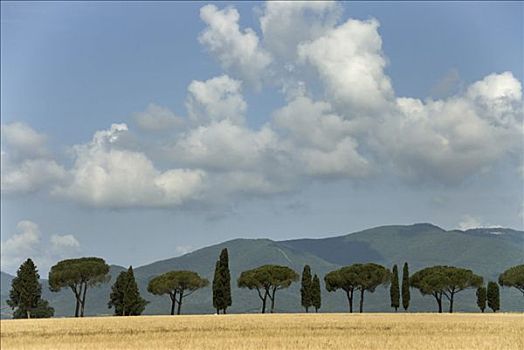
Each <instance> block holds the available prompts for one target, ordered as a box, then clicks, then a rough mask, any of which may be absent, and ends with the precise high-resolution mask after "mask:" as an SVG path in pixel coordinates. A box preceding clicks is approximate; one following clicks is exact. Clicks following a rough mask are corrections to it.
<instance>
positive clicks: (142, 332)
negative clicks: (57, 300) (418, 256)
mask: <svg viewBox="0 0 524 350" xmlns="http://www.w3.org/2000/svg"><path fill="white" fill-rule="evenodd" d="M1 348H2V350H7V349H257V350H260V349H377V350H378V349H380V350H383V349H402V350H406V349H428V350H431V349H490V350H496V349H524V314H453V315H449V314H440V315H439V314H363V315H359V314H273V315H267V314H266V315H250V314H245V315H220V316H217V315H202V316H143V317H94V318H84V319H73V318H68V319H44V320H4V321H1Z"/></svg>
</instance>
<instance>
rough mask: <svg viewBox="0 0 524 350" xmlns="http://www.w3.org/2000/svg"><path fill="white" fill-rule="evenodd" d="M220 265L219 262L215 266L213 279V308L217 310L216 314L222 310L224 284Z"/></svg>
mask: <svg viewBox="0 0 524 350" xmlns="http://www.w3.org/2000/svg"><path fill="white" fill-rule="evenodd" d="M221 268H222V265H220V260H218V261H217V262H216V264H215V276H214V278H213V307H214V308H215V309H216V310H217V314H219V313H220V310H222V309H223V308H224V304H225V302H224V283H223V278H222V271H221Z"/></svg>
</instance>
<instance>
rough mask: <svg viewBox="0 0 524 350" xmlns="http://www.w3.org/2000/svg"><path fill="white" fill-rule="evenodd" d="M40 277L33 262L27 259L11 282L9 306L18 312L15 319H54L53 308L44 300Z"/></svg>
mask: <svg viewBox="0 0 524 350" xmlns="http://www.w3.org/2000/svg"><path fill="white" fill-rule="evenodd" d="M39 278H40V275H39V274H38V270H37V268H36V265H35V264H34V263H33V260H31V259H27V260H26V261H25V262H24V263H22V265H20V267H19V268H18V271H17V273H16V277H15V278H13V280H12V281H11V290H10V292H9V299H8V300H7V304H8V305H9V306H11V308H12V309H15V308H16V310H15V311H14V313H13V318H44V317H52V316H53V314H54V310H53V308H51V307H49V303H48V302H47V301H46V300H43V299H42V298H41V297H42V286H41V285H40V282H39Z"/></svg>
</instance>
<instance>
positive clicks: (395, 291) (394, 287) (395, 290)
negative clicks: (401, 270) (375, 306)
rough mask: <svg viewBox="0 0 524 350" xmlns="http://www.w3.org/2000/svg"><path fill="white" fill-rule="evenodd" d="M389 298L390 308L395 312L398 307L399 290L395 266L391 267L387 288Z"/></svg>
mask: <svg viewBox="0 0 524 350" xmlns="http://www.w3.org/2000/svg"><path fill="white" fill-rule="evenodd" d="M389 296H390V298H391V307H392V308H394V309H395V312H396V311H397V310H398V307H399V306H400V288H399V285H398V268H397V265H394V266H393V274H392V275H391V286H390V288H389Z"/></svg>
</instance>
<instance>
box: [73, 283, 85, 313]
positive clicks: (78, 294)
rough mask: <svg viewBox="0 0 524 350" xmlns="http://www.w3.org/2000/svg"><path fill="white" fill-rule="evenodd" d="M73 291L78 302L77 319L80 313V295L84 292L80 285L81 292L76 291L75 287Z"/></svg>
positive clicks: (76, 307) (76, 308)
mask: <svg viewBox="0 0 524 350" xmlns="http://www.w3.org/2000/svg"><path fill="white" fill-rule="evenodd" d="M71 290H72V291H73V293H74V294H75V300H76V304H75V317H78V313H79V311H80V293H81V292H82V285H81V284H80V290H79V291H77V290H76V286H75V287H71Z"/></svg>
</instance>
